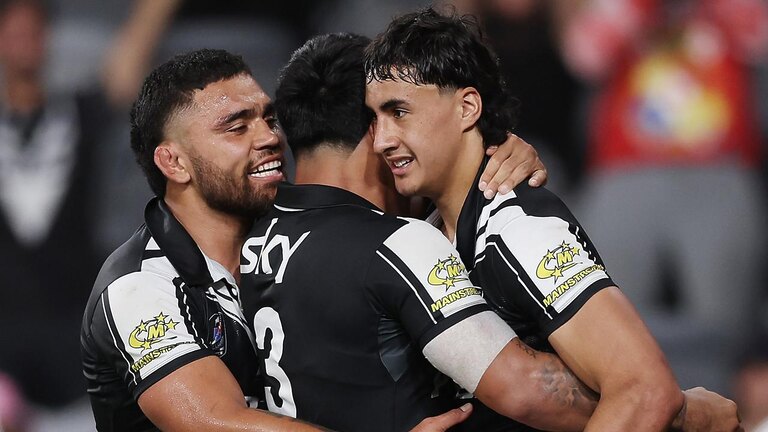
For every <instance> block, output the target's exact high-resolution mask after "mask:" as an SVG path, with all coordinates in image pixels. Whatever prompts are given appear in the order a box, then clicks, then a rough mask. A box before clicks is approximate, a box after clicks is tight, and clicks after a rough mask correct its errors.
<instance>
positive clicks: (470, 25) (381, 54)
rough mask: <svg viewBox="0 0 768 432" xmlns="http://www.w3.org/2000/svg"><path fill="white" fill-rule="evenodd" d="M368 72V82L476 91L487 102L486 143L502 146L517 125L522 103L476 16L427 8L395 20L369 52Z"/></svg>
mask: <svg viewBox="0 0 768 432" xmlns="http://www.w3.org/2000/svg"><path fill="white" fill-rule="evenodd" d="M365 70H366V74H367V78H368V80H374V79H375V80H377V81H385V80H392V79H399V80H403V81H406V82H410V83H412V84H416V85H428V84H433V85H435V86H437V87H438V88H439V89H441V90H443V89H460V88H466V87H474V88H475V89H477V91H478V92H479V93H480V97H481V98H482V101H483V110H482V113H481V116H480V119H479V120H478V123H477V125H478V129H479V130H480V133H481V135H482V136H483V141H484V143H485V145H494V144H500V143H501V142H503V141H504V140H505V139H506V137H507V132H509V131H511V130H512V129H513V128H514V126H515V120H516V112H517V101H516V100H515V99H514V98H512V97H511V96H510V95H509V93H508V92H507V89H506V86H505V84H504V80H503V78H502V76H501V72H500V70H499V64H498V57H497V56H496V55H495V54H494V53H493V51H492V50H491V48H490V47H489V46H488V45H487V44H486V43H485V41H484V39H483V35H482V31H481V30H480V26H479V25H478V23H477V20H476V19H475V18H474V17H472V16H469V15H464V16H459V15H457V14H456V12H455V10H450V9H449V10H446V12H445V14H440V13H438V12H437V11H435V10H434V9H433V8H426V9H422V10H419V11H417V12H412V13H409V14H405V15H402V16H400V17H398V18H395V19H394V20H393V21H392V22H391V23H390V24H389V26H388V27H387V29H386V30H385V31H384V33H382V34H380V35H378V36H377V37H376V38H375V39H374V40H373V42H372V43H371V44H370V45H369V46H368V48H367V49H366V53H365Z"/></svg>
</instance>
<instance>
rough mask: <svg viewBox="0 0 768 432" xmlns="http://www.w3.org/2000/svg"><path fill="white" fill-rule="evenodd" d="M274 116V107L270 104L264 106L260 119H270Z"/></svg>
mask: <svg viewBox="0 0 768 432" xmlns="http://www.w3.org/2000/svg"><path fill="white" fill-rule="evenodd" d="M274 115H275V105H274V104H273V103H272V102H270V103H268V104H266V105H265V106H264V113H263V114H262V115H261V116H262V117H271V116H274Z"/></svg>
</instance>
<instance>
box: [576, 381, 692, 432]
mask: <svg viewBox="0 0 768 432" xmlns="http://www.w3.org/2000/svg"><path fill="white" fill-rule="evenodd" d="M683 402H684V399H683V396H682V392H680V391H679V390H678V391H677V392H671V391H667V392H663V391H662V392H660V391H658V389H651V388H647V386H645V385H644V384H643V383H637V384H631V383H627V384H626V385H625V386H624V387H623V388H622V389H621V390H618V389H617V391H606V392H603V393H601V398H600V402H599V403H598V405H597V409H596V410H595V413H594V414H593V415H592V417H591V418H590V419H589V423H588V424H587V427H586V428H585V429H584V430H585V431H586V432H589V431H606V430H631V431H637V432H642V431H648V432H651V431H657V432H660V431H666V430H668V429H669V427H670V425H671V424H672V422H673V420H674V419H675V417H676V416H677V414H678V413H679V412H680V411H681V409H682V407H683Z"/></svg>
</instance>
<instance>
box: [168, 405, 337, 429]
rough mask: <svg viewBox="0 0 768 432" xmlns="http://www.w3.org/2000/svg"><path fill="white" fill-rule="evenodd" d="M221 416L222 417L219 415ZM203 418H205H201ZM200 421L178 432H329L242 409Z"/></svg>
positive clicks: (269, 413)
mask: <svg viewBox="0 0 768 432" xmlns="http://www.w3.org/2000/svg"><path fill="white" fill-rule="evenodd" d="M219 414H223V415H219ZM203 417H205V418H203ZM198 420H200V421H196V422H194V424H191V425H189V426H190V427H191V428H190V429H187V428H186V427H182V428H180V429H178V430H215V431H221V432H225V431H232V432H235V431H237V432H246V431H247V432H294V431H295V432H319V431H326V432H327V431H330V429H326V428H323V427H321V426H315V425H311V424H309V423H306V422H303V421H301V420H298V419H295V418H292V417H286V416H283V415H280V414H276V413H272V412H269V411H263V410H257V409H250V408H243V409H241V410H238V411H237V412H227V413H215V412H214V413H213V415H212V416H210V417H207V416H200V417H199V418H198Z"/></svg>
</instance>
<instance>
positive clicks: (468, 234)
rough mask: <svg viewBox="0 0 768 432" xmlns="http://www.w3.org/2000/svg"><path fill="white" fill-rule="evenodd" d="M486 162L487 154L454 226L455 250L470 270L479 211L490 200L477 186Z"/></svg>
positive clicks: (472, 262) (473, 261) (473, 255)
mask: <svg viewBox="0 0 768 432" xmlns="http://www.w3.org/2000/svg"><path fill="white" fill-rule="evenodd" d="M487 164H488V156H486V157H484V158H483V162H482V163H481V164H480V167H479V168H478V169H477V175H475V181H474V182H473V183H472V185H473V186H472V187H470V188H469V193H468V194H467V197H466V198H465V199H464V205H463V206H462V207H461V213H459V222H458V223H457V226H456V250H457V251H459V254H460V255H461V260H462V261H463V262H464V265H465V266H466V267H467V270H471V269H472V268H474V267H475V264H474V263H475V242H476V241H477V221H478V220H480V213H482V211H483V207H484V206H485V205H486V204H487V203H488V202H489V201H490V200H488V199H486V198H485V196H483V192H482V191H481V190H480V189H478V188H477V186H476V185H477V184H478V183H479V182H480V176H481V175H482V173H483V170H484V169H485V166H486V165H487Z"/></svg>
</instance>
